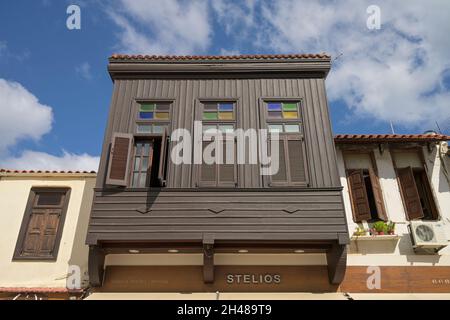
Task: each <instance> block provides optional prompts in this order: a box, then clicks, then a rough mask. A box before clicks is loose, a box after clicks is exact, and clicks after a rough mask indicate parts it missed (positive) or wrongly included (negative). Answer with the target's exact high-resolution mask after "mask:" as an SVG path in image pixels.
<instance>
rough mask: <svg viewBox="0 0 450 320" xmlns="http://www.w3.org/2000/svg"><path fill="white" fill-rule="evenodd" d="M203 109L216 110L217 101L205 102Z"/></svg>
mask: <svg viewBox="0 0 450 320" xmlns="http://www.w3.org/2000/svg"><path fill="white" fill-rule="evenodd" d="M203 109H204V110H205V111H217V103H205V104H204V106H203Z"/></svg>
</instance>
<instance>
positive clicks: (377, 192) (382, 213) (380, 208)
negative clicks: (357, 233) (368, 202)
mask: <svg viewBox="0 0 450 320" xmlns="http://www.w3.org/2000/svg"><path fill="white" fill-rule="evenodd" d="M369 175H370V182H371V184H372V190H373V196H374V198H375V205H376V207H377V212H378V218H380V219H381V220H384V221H387V220H388V217H387V214H386V208H385V206H384V201H383V192H382V190H381V185H380V179H379V178H378V175H377V174H376V173H375V171H374V170H373V169H372V168H369Z"/></svg>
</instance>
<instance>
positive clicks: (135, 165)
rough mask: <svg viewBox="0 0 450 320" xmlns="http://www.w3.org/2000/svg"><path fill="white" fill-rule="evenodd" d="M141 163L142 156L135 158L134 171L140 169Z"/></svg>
mask: <svg viewBox="0 0 450 320" xmlns="http://www.w3.org/2000/svg"><path fill="white" fill-rule="evenodd" d="M140 165H141V158H140V157H136V158H135V159H134V171H139V168H140V167H139V166H140Z"/></svg>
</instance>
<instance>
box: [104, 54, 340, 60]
mask: <svg viewBox="0 0 450 320" xmlns="http://www.w3.org/2000/svg"><path fill="white" fill-rule="evenodd" d="M330 58H331V56H330V55H328V54H326V53H315V54H314V53H300V54H241V55H230V56H221V55H217V56H212V55H205V56H199V55H194V56H190V55H187V56H176V55H141V54H135V55H128V54H113V55H112V56H111V57H110V58H109V59H110V61H115V60H131V61H136V60H137V61H139V60H141V61H202V60H277V59H283V60H286V59H293V60H294V59H330Z"/></svg>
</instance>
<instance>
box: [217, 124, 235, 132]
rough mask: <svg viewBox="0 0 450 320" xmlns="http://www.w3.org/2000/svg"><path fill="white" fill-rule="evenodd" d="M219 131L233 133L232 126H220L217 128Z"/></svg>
mask: <svg viewBox="0 0 450 320" xmlns="http://www.w3.org/2000/svg"><path fill="white" fill-rule="evenodd" d="M219 130H220V131H222V132H233V131H234V126H233V125H221V126H219Z"/></svg>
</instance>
